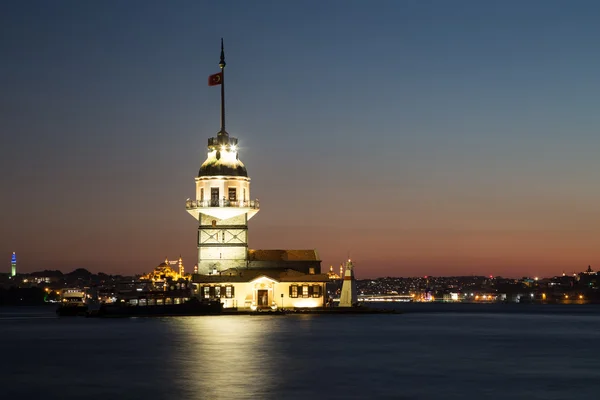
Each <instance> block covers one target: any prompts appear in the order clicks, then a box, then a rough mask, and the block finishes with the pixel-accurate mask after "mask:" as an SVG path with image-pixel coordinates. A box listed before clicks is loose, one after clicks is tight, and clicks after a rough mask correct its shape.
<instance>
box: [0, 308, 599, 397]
mask: <svg viewBox="0 0 600 400" xmlns="http://www.w3.org/2000/svg"><path fill="white" fill-rule="evenodd" d="M400 307H403V308H404V309H405V310H406V311H409V312H408V313H406V314H402V315H354V316H353V315H345V316H341V315H339V316H327V315H299V316H289V315H288V316H238V317H233V316H215V317H178V318H156V319H150V318H138V319H86V318H76V317H75V318H73V317H71V318H62V319H58V318H56V317H54V315H53V310H52V309H51V308H31V309H30V308H12V309H2V308H0V343H1V344H0V352H1V354H2V362H1V363H0V384H1V388H0V393H2V396H0V397H1V398H2V399H103V400H105V399H283V398H285V399H306V398H315V399H368V398H378V399H436V398H443V399H471V398H476V399H507V398H509V399H510V398H512V399H528V400H529V399H593V398H597V397H598V393H599V392H600V368H599V367H600V361H599V359H598V355H597V352H596V347H597V343H598V339H599V336H600V335H599V334H600V307H598V306H590V307H586V306H563V307H553V306H516V307H510V306H508V307H506V306H505V307H502V305H489V306H488V305H456V306H446V307H444V305H434V306H429V305H420V304H411V305H400Z"/></svg>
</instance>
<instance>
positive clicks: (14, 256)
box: [10, 251, 17, 278]
mask: <svg viewBox="0 0 600 400" xmlns="http://www.w3.org/2000/svg"><path fill="white" fill-rule="evenodd" d="M16 275H17V253H15V252H14V251H13V253H12V258H11V259H10V276H11V278H12V277H14V276H16Z"/></svg>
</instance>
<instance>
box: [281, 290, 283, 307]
mask: <svg viewBox="0 0 600 400" xmlns="http://www.w3.org/2000/svg"><path fill="white" fill-rule="evenodd" d="M281 309H282V310H283V293H281Z"/></svg>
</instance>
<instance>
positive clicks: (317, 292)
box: [312, 285, 321, 297]
mask: <svg viewBox="0 0 600 400" xmlns="http://www.w3.org/2000/svg"><path fill="white" fill-rule="evenodd" d="M312 297H321V286H319V285H314V286H313V288H312Z"/></svg>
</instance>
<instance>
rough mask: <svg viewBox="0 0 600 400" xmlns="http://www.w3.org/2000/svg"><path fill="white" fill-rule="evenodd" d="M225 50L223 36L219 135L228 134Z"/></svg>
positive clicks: (220, 62) (220, 65) (220, 63)
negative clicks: (226, 124)
mask: <svg viewBox="0 0 600 400" xmlns="http://www.w3.org/2000/svg"><path fill="white" fill-rule="evenodd" d="M225 65H227V64H226V63H225V50H224V48H223V38H221V60H220V61H219V67H220V68H221V130H220V131H219V135H227V131H225Z"/></svg>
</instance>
